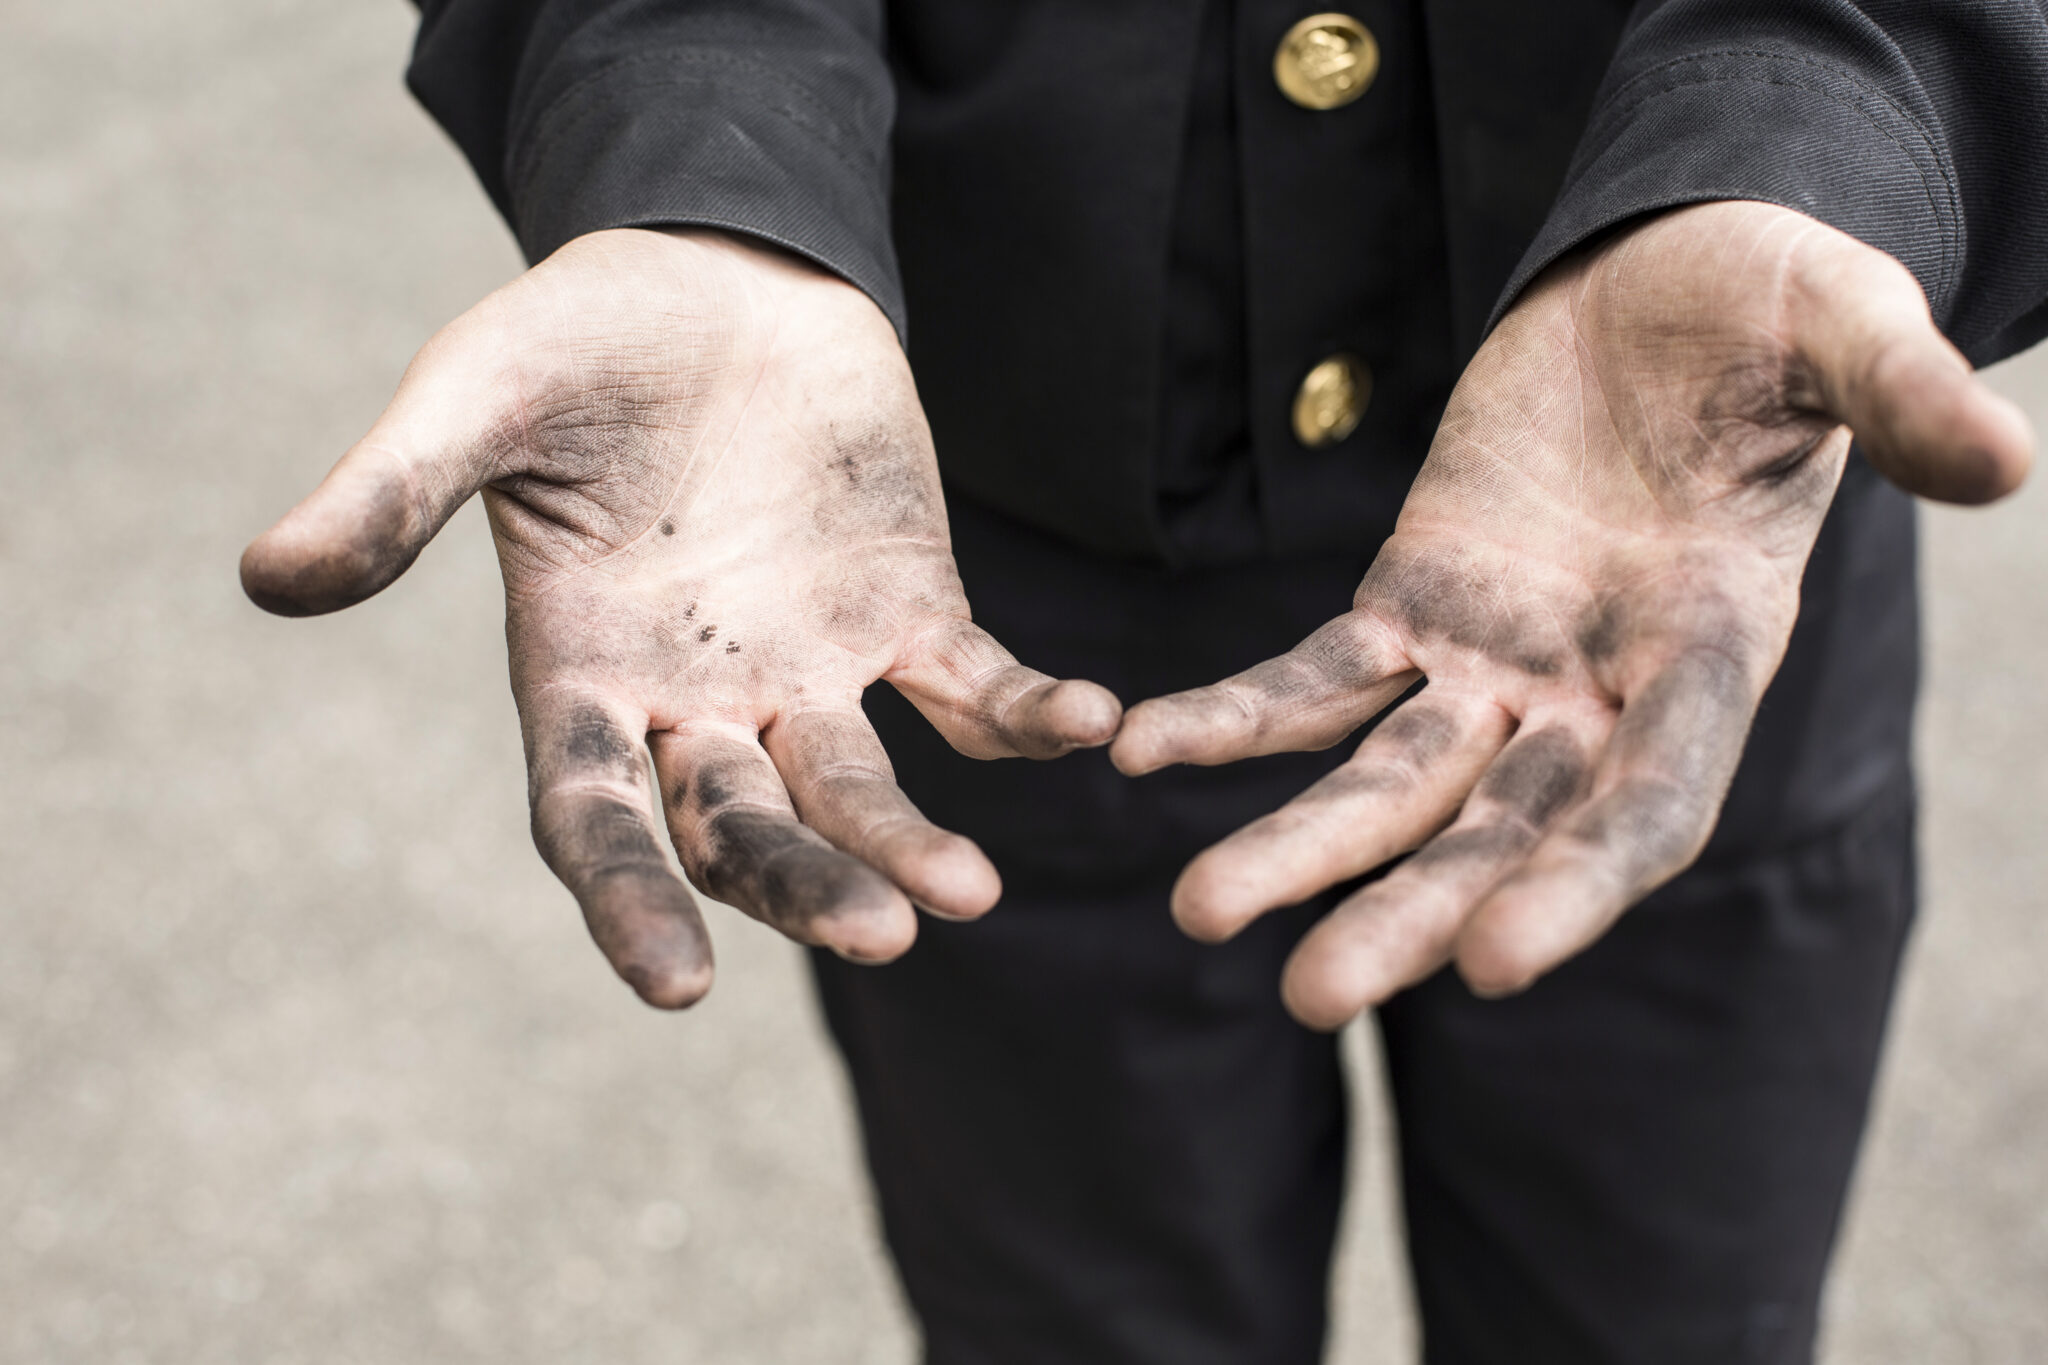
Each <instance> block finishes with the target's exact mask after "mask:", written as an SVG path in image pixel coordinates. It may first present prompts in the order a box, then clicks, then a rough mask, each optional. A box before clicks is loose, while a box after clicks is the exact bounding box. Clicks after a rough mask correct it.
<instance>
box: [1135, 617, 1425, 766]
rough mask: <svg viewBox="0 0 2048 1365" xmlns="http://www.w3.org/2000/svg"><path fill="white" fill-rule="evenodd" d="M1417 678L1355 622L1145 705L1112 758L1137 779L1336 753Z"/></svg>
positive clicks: (1375, 633) (1381, 639)
mask: <svg viewBox="0 0 2048 1365" xmlns="http://www.w3.org/2000/svg"><path fill="white" fill-rule="evenodd" d="M1418 676H1419V675H1418V674H1417V673H1416V671H1415V670H1414V668H1413V667H1411V666H1410V664H1409V662H1408V659H1407V657H1406V656H1405V655H1403V654H1401V653H1400V652H1399V651H1398V649H1396V648H1395V647H1394V646H1393V645H1392V644H1390V643H1388V637H1387V636H1386V634H1385V632H1383V631H1381V630H1380V629H1378V628H1376V627H1375V626H1373V625H1372V624H1370V623H1369V621H1368V619H1367V618H1366V617H1364V616H1361V615H1360V614H1358V613H1356V612H1353V613H1350V614H1347V615H1344V616H1340V617H1338V618H1337V619H1336V620H1334V621H1331V622H1329V623H1328V624H1327V625H1324V626H1323V627H1321V628H1320V629H1318V630H1317V631H1316V632H1315V633H1314V634H1313V635H1311V636H1309V637H1308V638H1307V639H1306V640H1303V641H1302V642H1301V643H1300V644H1298V645H1296V646H1295V647H1294V648H1293V649H1291V650H1289V651H1288V652H1287V653H1285V654H1282V655H1280V656H1279V657H1278V658H1273V659H1268V660H1266V661H1265V662H1264V663H1261V664H1257V665H1254V666H1253V667H1251V668H1248V669H1246V670H1245V671H1244V672H1242V673H1239V674H1236V675H1235V676H1233V677H1229V678H1225V679H1224V680H1223V681H1221V682H1218V683H1211V684H1210V685H1209V686H1207V687H1197V688H1194V689H1192V690H1190V691H1187V692H1176V693H1174V694H1173V695H1171V696H1166V697H1154V698H1153V699H1151V700H1150V701H1142V702H1139V703H1138V704H1137V705H1136V706H1134V707H1132V708H1131V710H1130V714H1129V715H1127V716H1126V717H1125V718H1124V725H1123V729H1122V730H1120V731H1118V733H1117V737H1116V740H1115V742H1114V743H1112V744H1111V745H1110V747H1109V756H1110V759H1111V761H1112V762H1114V763H1115V764H1116V766H1117V769H1118V770H1119V771H1121V772H1123V773H1124V774H1126V775H1127V776H1131V777H1137V776H1141V775H1142V774H1145V773H1149V772H1153V771H1155V770H1157V769H1160V768H1164V767H1166V766H1167V765H1168V764H1172V763H1199V764H1215V763H1232V762H1235V761H1237V760H1238V759H1241V758H1252V757H1256V756H1257V755H1260V754H1276V753H1283V752H1287V751H1290V750H1301V749H1327V748H1329V747H1330V746H1331V745H1332V744H1335V743H1336V742H1337V741H1338V740H1340V739H1342V738H1344V736H1346V735H1348V734H1350V733H1351V732H1352V731H1353V730H1356V729H1357V728H1358V727H1359V726H1360V725H1363V724H1364V723H1365V722H1366V721H1368V720H1370V719H1371V718H1372V717H1373V716H1374V715H1376V714H1378V713H1379V711H1380V709H1381V708H1382V707H1384V706H1386V704H1387V703H1388V702H1391V701H1392V700H1394V699H1395V698H1396V697H1398V696H1400V695H1401V694H1402V693H1403V692H1405V691H1406V690H1407V689H1408V688H1409V687H1410V686H1411V685H1412V684H1413V683H1414V682H1415V680H1416V678H1417V677H1418Z"/></svg>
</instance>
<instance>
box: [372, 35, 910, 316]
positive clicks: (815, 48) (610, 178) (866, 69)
mask: <svg viewBox="0 0 2048 1365" xmlns="http://www.w3.org/2000/svg"><path fill="white" fill-rule="evenodd" d="M881 25H882V19H881V8H880V3H879V0H692V2H691V3H674V0H424V2H423V4H422V22H421V26H420V35H419V42H418V45H417V47H416V49H415V52H414V56H413V62H412V66H411V68H410V70H409V72H408V77H407V79H408V82H409V84H410V85H411V87H412V89H413V91H414V93H415V94H416V95H418V97H419V98H420V100H421V102H422V103H423V104H425V105H426V107H427V108H428V110H429V111H430V112H432V113H433V115H434V116H435V118H436V119H438V120H439V121H440V122H441V124H442V125H443V126H444V127H445V128H447V130H448V132H449V133H450V135H451V136H453V137H454V139H455V140H456V142H457V143H458V144H459V145H460V146H461V147H462V149H463V152H464V153H465V154H466V155H467V156H468V158H469V160H470V163H471V164H472V165H473V166H474V167H475V168H476V171H477V174H478V176H479V178H480V179H481V180H482V181H483V183H484V186H485V188H486V189H487V190H488V191H489V192H490V194H491V197H492V199H493V201H494V202H495V203H496V204H497V205H498V208H499V210H500V211H501V212H502V213H503V214H504V215H505V217H506V219H507V221H508V222H510V223H511V225H512V227H513V230H514V231H515V232H516V233H517V234H518V237H519V241H520V245H521V246H522V247H523V248H524V249H525V251H526V253H527V255H528V257H529V258H530V259H534V260H538V259H540V258H541V257H544V256H546V255H548V254H549V253H550V252H552V251H553V250H555V249H556V248H557V247H559V246H560V245H561V244H562V243H563V242H566V241H568V240H569V239H570V238H573V237H577V236H581V235H583V234H585V233H588V232H594V231H598V230H600V229H604V228H613V227H650V226H662V225H694V226H703V227H717V228H723V229H727V230H733V231H739V232H744V233H747V234H750V235H752V236H755V237H759V238H761V239H763V240H766V241H769V242H773V243H775V244H777V245H779V246H782V247H785V248H787V249H789V250H791V251H794V252H796V253H797V254H799V255H802V256H805V257H808V258H810V259H811V260H814V261H816V262H818V263H819V264H821V265H823V266H825V267H827V268H828V269H831V270H832V271H834V272H835V273H837V274H839V275H840V276H842V277H844V278H845V279H847V280H849V281H851V282H852V283H854V284H855V285H858V286H859V287H860V288H861V289H863V290H864V291H866V292H867V293H868V294H869V295H870V296H871V297H873V298H874V299H875V301H876V302H877V303H878V304H879V305H881V307H882V308H883V310H884V311H885V312H887V313H888V314H889V317H890V319H891V321H892V322H894V323H895V325H896V328H897V330H898V332H899V333H901V332H902V330H903V307H902V291H901V286H900V284H899V282H898V279H897V271H896V262H895V257H894V253H893V251H892V249H891V247H890V243H889V225H888V137H889V128H890V122H891V119H892V116H893V96H892V92H891V89H890V83H889V77H888V70H887V67H886V64H885V63H884V61H883V58H882V55H881V51H880V44H881Z"/></svg>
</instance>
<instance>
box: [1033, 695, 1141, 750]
mask: <svg viewBox="0 0 2048 1365" xmlns="http://www.w3.org/2000/svg"><path fill="white" fill-rule="evenodd" d="M1045 712H1046V720H1047V723H1048V728H1050V729H1051V730H1053V732H1054V733H1056V734H1058V735H1060V736H1061V737H1062V738H1063V739H1065V740H1066V742H1067V743H1068V744H1070V745H1072V746H1073V747H1074V748H1078V749H1095V748H1100V747H1101V746H1102V745H1104V744H1107V743H1109V742H1110V740H1111V739H1112V738H1114V737H1115V735H1116V733H1117V729H1118V727H1119V726H1121V725H1122V724H1123V718H1124V706H1123V703H1122V702H1120V701H1118V700H1117V699H1116V694H1115V693H1114V692H1111V691H1110V690H1109V689H1108V688H1106V687H1104V686H1102V684H1100V683H1093V682H1088V681H1086V680H1085V679H1081V678H1068V679H1066V680H1064V681H1062V682H1057V683H1054V684H1053V687H1052V690H1051V692H1050V693H1048V694H1047V696H1046V700H1045Z"/></svg>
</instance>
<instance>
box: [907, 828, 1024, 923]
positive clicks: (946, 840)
mask: <svg viewBox="0 0 2048 1365" xmlns="http://www.w3.org/2000/svg"><path fill="white" fill-rule="evenodd" d="M922 864H923V865H922V866H921V867H920V868H919V870H918V872H917V874H916V877H915V881H916V885H915V886H911V887H905V888H904V889H905V890H907V891H909V892H910V893H911V896H912V897H913V899H915V900H916V902H917V903H918V904H919V905H920V906H922V907H924V909H926V910H927V911H929V912H930V913H932V914H934V915H937V916H938V917H939V918H940V919H945V920H958V921H965V920H977V919H980V918H981V917H982V916H983V915H986V914H987V913H988V912H989V911H991V910H993V909H995V907H996V902H997V901H999V900H1001V899H1002V896H1003V879H1002V877H1001V875H1000V874H999V873H997V871H996V868H995V864H994V863H992V862H990V861H989V859H988V855H987V854H986V853H983V852H982V851H981V847H980V845H978V844H976V843H975V842H974V841H973V840H972V839H969V838H966V837H965V836H963V835H959V834H953V833H950V832H947V831H944V830H941V831H938V832H937V837H935V838H934V839H933V840H932V844H931V847H930V848H929V849H928V850H926V851H925V852H924V853H923V855H922Z"/></svg>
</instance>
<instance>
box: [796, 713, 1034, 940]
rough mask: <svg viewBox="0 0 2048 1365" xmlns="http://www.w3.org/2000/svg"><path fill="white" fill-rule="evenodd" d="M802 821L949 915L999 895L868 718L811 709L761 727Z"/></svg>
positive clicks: (988, 869)
mask: <svg viewBox="0 0 2048 1365" xmlns="http://www.w3.org/2000/svg"><path fill="white" fill-rule="evenodd" d="M762 742H763V744H764V746H765V747H766V748H767V750H768V756H769V758H771V759H773V760H774V763H775V767H776V770H777V771H778V772H780V773H781V774H782V780H783V782H784V783H785V784H787V786H788V788H789V795H790V799H791V800H792V801H793V802H794V803H795V807H796V813H797V815H798V817H799V818H801V819H802V820H803V822H804V823H805V824H806V825H809V826H810V827H811V828H812V829H814V830H816V831H817V832H818V833H819V834H822V835H823V836H824V837H825V838H826V839H828V840H829V841H831V842H832V843H833V844H836V845H837V846H838V847H840V848H841V849H844V850H845V851H846V852H848V853H851V854H852V855H853V856H854V857H856V858H859V859H860V860H861V861H863V862H865V863H867V864H868V865H869V866H871V867H874V868H876V869H878V870H880V871H881V872H882V874H883V875H885V876H887V877H888V878H889V879H890V880H891V881H893V882H895V883H896V885H898V886H899V887H901V888H903V890H904V891H905V892H906V893H908V895H909V896H910V898H911V900H912V901H914V902H916V903H917V904H918V905H921V906H923V907H925V908H926V909H928V910H930V911H932V912H934V913H935V914H939V915H943V916H945V917H947V918H949V919H970V918H973V917H974V916H977V915H981V914H984V913H986V912H987V911H988V910H989V909H990V907H992V906H994V905H995V903H996V898H997V897H998V896H1000V895H1001V894H1002V881H1001V879H1000V878H999V877H997V875H996V870H995V866H994V865H993V864H992V863H990V862H989V860H988V858H987V856H986V855H984V854H983V853H982V851H981V850H980V849H979V848H977V847H976V846H975V844H974V841H973V840H971V839H967V838H963V837H962V836H960V835H958V834H952V833H949V832H947V831H946V830H942V829H940V828H939V827H938V826H937V825H934V824H933V823H932V822H931V821H929V820H927V819H925V818H924V816H923V815H922V814H921V813H920V812H919V811H918V809H917V807H916V806H915V805H913V804H912V803H911V800H910V798H909V797H908V796H906V795H904V794H903V789H902V788H901V787H899V786H897V785H896V775H895V772H894V770H893V769H892V768H891V766H890V764H889V756H888V754H887V753H886V752H884V751H883V749H882V741H881V740H880V739H879V738H878V737H877V736H876V734H875V731H874V727H873V726H871V725H869V724H868V720H867V717H866V716H864V715H863V714H861V712H860V711H859V710H857V709H854V710H844V711H842V710H827V709H821V708H812V709H808V710H802V711H797V712H793V713H791V714H789V715H785V716H782V717H778V718H777V719H776V721H775V723H774V724H773V725H771V726H770V727H769V728H768V730H767V732H766V733H765V734H764V735H763V736H762Z"/></svg>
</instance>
